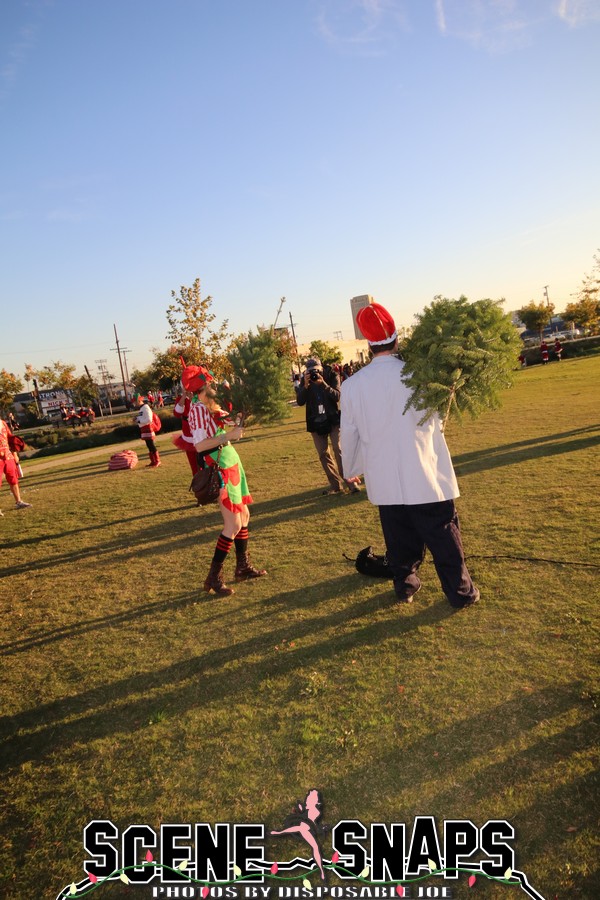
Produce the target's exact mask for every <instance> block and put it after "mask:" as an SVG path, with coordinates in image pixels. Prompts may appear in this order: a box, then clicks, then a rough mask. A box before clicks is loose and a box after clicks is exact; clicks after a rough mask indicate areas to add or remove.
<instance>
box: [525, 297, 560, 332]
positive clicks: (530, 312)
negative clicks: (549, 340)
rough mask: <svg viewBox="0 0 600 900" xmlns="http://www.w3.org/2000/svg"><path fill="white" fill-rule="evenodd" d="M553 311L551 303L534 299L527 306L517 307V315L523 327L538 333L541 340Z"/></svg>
mask: <svg viewBox="0 0 600 900" xmlns="http://www.w3.org/2000/svg"><path fill="white" fill-rule="evenodd" d="M553 312H554V306H553V304H552V303H536V302H535V300H532V301H531V303H528V304H527V306H523V307H522V308H521V309H518V310H517V315H518V317H519V318H520V320H521V322H522V323H523V325H524V326H525V328H528V329H529V331H537V332H538V333H539V335H540V341H541V339H542V334H543V332H544V328H545V327H546V325H549V324H550V322H551V320H552V313H553Z"/></svg>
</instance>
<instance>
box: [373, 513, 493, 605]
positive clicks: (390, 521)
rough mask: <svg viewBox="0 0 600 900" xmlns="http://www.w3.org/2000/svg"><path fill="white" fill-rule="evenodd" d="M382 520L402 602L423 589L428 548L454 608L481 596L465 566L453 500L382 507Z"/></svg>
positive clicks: (397, 590)
mask: <svg viewBox="0 0 600 900" xmlns="http://www.w3.org/2000/svg"><path fill="white" fill-rule="evenodd" d="M379 517H380V519H381V527H382V529H383V536H384V538H385V546H386V550H387V559H388V563H389V565H390V568H391V570H392V572H393V573H394V587H395V589H396V594H397V595H398V597H399V598H400V599H401V600H406V599H408V598H409V597H411V596H412V595H413V594H414V593H416V591H418V590H419V588H420V586H421V582H420V580H419V577H418V575H417V571H418V568H419V566H420V565H421V563H422V562H423V559H424V557H425V548H428V549H429V551H430V552H431V555H432V557H433V563H434V565H435V569H436V572H437V574H438V578H439V579H440V583H441V585H442V590H443V591H444V594H445V595H446V597H447V598H448V600H449V601H450V603H451V605H452V606H454V607H461V606H464V605H465V603H470V602H471V601H472V600H473V599H474V598H475V597H476V596H478V591H477V588H476V587H475V585H474V584H473V582H472V580H471V576H470V575H469V571H468V569H467V567H466V565H465V556H464V552H463V547H462V541H461V537H460V526H459V524H458V515H457V513H456V507H455V506H454V500H442V501H441V502H439V503H418V504H415V505H413V506H407V505H396V506H380V507H379Z"/></svg>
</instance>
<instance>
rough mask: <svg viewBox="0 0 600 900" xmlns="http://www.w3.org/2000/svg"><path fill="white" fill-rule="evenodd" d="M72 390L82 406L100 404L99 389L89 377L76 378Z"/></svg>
mask: <svg viewBox="0 0 600 900" xmlns="http://www.w3.org/2000/svg"><path fill="white" fill-rule="evenodd" d="M71 390H72V392H73V396H74V397H75V398H76V401H77V403H78V404H79V405H80V406H92V405H93V404H94V403H97V402H98V387H97V386H96V385H95V384H94V382H93V381H90V379H89V378H88V376H87V375H81V376H80V377H79V378H76V379H75V381H74V383H73V386H72V387H71Z"/></svg>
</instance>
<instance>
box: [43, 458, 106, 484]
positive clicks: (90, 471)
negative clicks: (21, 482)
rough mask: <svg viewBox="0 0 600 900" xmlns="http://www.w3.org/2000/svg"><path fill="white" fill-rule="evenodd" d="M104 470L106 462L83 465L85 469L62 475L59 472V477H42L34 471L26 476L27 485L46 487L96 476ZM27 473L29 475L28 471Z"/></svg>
mask: <svg viewBox="0 0 600 900" xmlns="http://www.w3.org/2000/svg"><path fill="white" fill-rule="evenodd" d="M104 472H106V463H94V464H90V465H89V466H85V471H78V472H72V473H70V474H67V475H62V472H61V473H60V475H61V477H54V475H49V476H46V477H44V476H43V474H42V473H41V472H40V473H39V474H38V473H37V472H36V473H32V474H31V477H28V478H27V487H30V486H31V487H47V486H48V485H50V486H52V487H54V485H56V484H60V483H61V482H69V481H76V480H77V479H78V478H96V477H97V476H98V475H100V474H102V473H104ZM27 474H28V475H29V473H27Z"/></svg>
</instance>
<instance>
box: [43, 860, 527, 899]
mask: <svg viewBox="0 0 600 900" xmlns="http://www.w3.org/2000/svg"><path fill="white" fill-rule="evenodd" d="M339 860H340V855H339V853H338V852H337V851H336V852H335V853H333V855H332V856H331V859H330V860H323V868H325V869H329V870H330V871H331V872H333V873H334V874H337V875H341V876H347V877H352V878H353V880H355V881H358V882H360V883H361V884H362V885H367V886H372V887H395V893H396V895H397V897H399V898H401V897H404V896H406V887H407V886H409V885H411V884H417V883H418V882H421V881H424V880H426V879H429V878H431V877H433V876H440V875H444V873H446V872H452V873H456V874H463V875H468V876H469V879H468V885H469V887H470V888H473V887H475V884H476V882H477V878H478V877H479V878H482V879H486V880H488V881H494V882H496V883H498V884H505V885H507V886H510V887H520V888H521V889H522V890H523V891H524V892H525V893H526V894H527V895H528V896H529V897H531V898H532V900H545V898H544V897H543V896H542V895H541V894H540V893H538V892H537V891H536V890H535V889H534V888H533V887H532V886H531V885H530V884H529V882H528V880H527V876H526V875H525V874H524V873H523V872H521V871H519V870H516V869H507V870H506V871H505V872H504V875H503V876H501V877H498V876H495V875H489V874H488V873H487V872H485V871H483V869H481V868H479V867H476V866H474V867H470V868H461V867H459V868H438V866H437V865H436V863H435V862H434V861H433V860H431V859H428V861H427V864H428V867H429V870H428V872H426V873H425V874H424V875H419V876H417V877H415V878H406V879H401V880H394V881H377V882H373V881H370V880H369V875H370V873H371V868H370V866H369V865H367V866H365V868H364V869H363V870H362V871H361V873H360V875H358V876H356V875H355V874H354V872H352V871H350V870H349V869H345V868H344V867H343V866H342V865H341V864H340V862H339ZM248 868H251V869H252V872H249V873H248V874H246V875H243V874H242V871H241V869H240V868H239V866H237V865H234V866H233V876H234V877H233V878H232V879H231V880H229V881H208V880H206V879H196V878H194V877H193V876H192V875H191V874H190V872H188V871H187V869H188V861H187V860H186V859H184V860H183V861H182V862H181V863H179V864H178V865H177V866H176V867H175V868H173V867H171V866H167V865H162V864H161V863H159V862H157V861H156V860H155V859H154V857H153V855H152V853H151V852H150V851H148V852H147V853H146V857H145V861H144V862H142V863H140V864H138V865H132V866H124V867H122V868H120V869H116V870H115V871H114V872H111V874H110V875H107V876H105V877H104V878H98V877H97V876H96V875H94V874H93V873H91V872H88V873H86V874H87V878H85V879H83V880H82V881H80V882H79V883H75V882H73V883H72V884H70V885H69V886H68V887H66V888H63V889H62V890H61V891H60V893H59V894H58V895H57V900H70V898H72V897H84V896H86V895H89V894H91V893H93V892H94V891H96V890H98V889H99V888H101V887H102V885H103V884H105V883H107V882H111V881H114V880H116V879H117V878H119V879H120V880H121V881H122V882H123V883H124V884H126V885H130V886H132V887H135V886H136V885H138V886H139V884H140V882H137V881H135V880H132V879H130V878H129V876H128V875H127V872H128V871H132V870H134V871H135V872H136V873H139V872H140V870H141V869H153V870H154V875H156V874H159V873H162V872H172V873H173V874H174V875H176V876H177V879H178V881H180V880H186V881H187V883H188V884H191V885H198V886H200V885H201V891H200V894H201V896H202V898H203V900H205V898H206V897H208V896H209V894H210V889H211V888H212V887H219V888H223V887H228V886H230V885H241V884H242V883H243V882H244V881H250V880H252V881H255V880H256V877H257V875H260V876H263V877H264V876H266V877H267V878H269V879H270V880H273V881H280V882H289V881H297V880H298V879H299V878H300V877H301V878H302V887H303V888H305V889H306V890H313V888H314V885H313V884H312V883H311V882H310V880H309V879H308V878H307V877H306V876H298V875H280V874H279V873H280V872H284V871H288V870H290V869H295V868H305V869H307V870H308V873H312V872H318V868H317V866H316V865H315V863H314V860H313V859H310V860H306V859H303V858H300V857H296V858H295V859H293V860H290V861H289V862H267V861H265V862H264V863H263V864H262V865H257V864H256V862H250V863H249V864H248ZM154 875H152V876H151V878H153V877H154ZM151 878H150V879H148V880H146V881H144V882H143V883H144V884H148V882H149V881H150V880H151Z"/></svg>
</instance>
